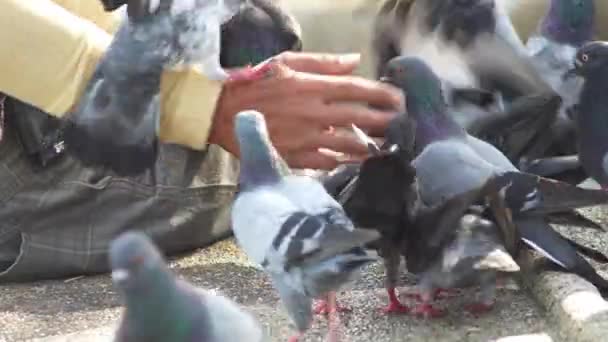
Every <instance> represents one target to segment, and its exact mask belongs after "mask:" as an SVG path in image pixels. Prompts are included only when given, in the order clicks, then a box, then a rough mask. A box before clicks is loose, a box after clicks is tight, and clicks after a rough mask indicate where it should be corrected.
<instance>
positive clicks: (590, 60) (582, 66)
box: [564, 41, 608, 79]
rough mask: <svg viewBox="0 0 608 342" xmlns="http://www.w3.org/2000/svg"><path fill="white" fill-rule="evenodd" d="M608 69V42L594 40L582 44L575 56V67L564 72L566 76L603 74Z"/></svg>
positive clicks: (585, 76) (583, 76)
mask: <svg viewBox="0 0 608 342" xmlns="http://www.w3.org/2000/svg"><path fill="white" fill-rule="evenodd" d="M606 71H608V43H607V42H603V41H593V42H589V43H586V44H584V45H583V46H581V47H580V48H579V49H578V51H577V52H576V55H575V57H574V68H572V69H570V70H568V71H567V72H566V74H564V78H565V79H567V78H570V77H573V76H580V77H582V78H587V77H589V76H591V75H594V74H595V75H601V74H603V73H605V72H606Z"/></svg>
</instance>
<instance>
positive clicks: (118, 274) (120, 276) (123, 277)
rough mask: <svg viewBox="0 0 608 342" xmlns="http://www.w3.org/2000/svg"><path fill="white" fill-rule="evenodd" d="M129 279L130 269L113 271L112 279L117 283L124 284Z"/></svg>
mask: <svg viewBox="0 0 608 342" xmlns="http://www.w3.org/2000/svg"><path fill="white" fill-rule="evenodd" d="M128 279H129V271H127V270H125V269H124V268H119V269H115V270H114V271H112V281H114V282H115V283H116V284H123V283H124V282H126V281H127V280H128Z"/></svg>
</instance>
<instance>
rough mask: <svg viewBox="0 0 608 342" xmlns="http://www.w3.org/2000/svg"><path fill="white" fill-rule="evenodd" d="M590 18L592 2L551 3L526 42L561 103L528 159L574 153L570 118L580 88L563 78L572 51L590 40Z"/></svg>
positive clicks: (557, 0) (563, 0)
mask: <svg viewBox="0 0 608 342" xmlns="http://www.w3.org/2000/svg"><path fill="white" fill-rule="evenodd" d="M594 17H595V1H594V0H551V3H550V6H549V8H548V10H547V13H546V14H545V16H544V17H543V18H542V20H541V22H540V24H539V27H538V29H537V30H536V33H534V34H532V35H531V36H530V38H529V39H528V41H527V44H526V47H527V50H528V53H529V54H530V56H532V57H533V62H534V65H535V66H536V67H537V69H538V71H539V73H540V74H541V75H542V76H543V77H544V78H545V79H546V80H547V82H548V83H549V84H550V85H551V87H552V88H553V89H554V90H555V91H556V92H557V93H558V94H559V95H560V97H561V98H562V100H563V101H562V105H561V107H560V110H559V113H558V115H557V117H556V121H555V123H554V124H553V125H552V127H551V130H545V134H543V136H544V137H543V138H541V139H539V141H538V142H537V143H536V145H537V146H534V147H531V150H530V152H529V154H528V156H527V157H528V158H540V157H544V156H547V153H550V154H551V155H556V154H560V155H563V154H575V153H576V147H575V145H574V144H572V142H573V141H575V140H576V132H575V128H574V123H573V122H572V120H571V119H570V117H571V116H572V113H571V112H572V111H573V110H574V108H575V106H576V103H577V102H578V95H579V92H580V89H581V85H582V84H581V82H579V80H577V79H572V78H570V79H564V78H563V75H564V74H565V73H566V72H567V71H568V70H569V69H571V68H572V67H573V64H572V63H573V62H574V55H575V54H576V50H577V49H578V48H580V47H581V46H582V45H583V44H584V43H586V42H589V41H591V40H592V39H593V36H594V24H595V22H594Z"/></svg>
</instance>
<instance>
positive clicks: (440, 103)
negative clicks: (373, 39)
mask: <svg viewBox="0 0 608 342" xmlns="http://www.w3.org/2000/svg"><path fill="white" fill-rule="evenodd" d="M381 80H382V81H383V82H388V83H391V84H393V85H394V86H397V87H399V88H400V89H401V90H403V92H404V94H405V98H406V107H407V111H408V112H409V113H411V114H412V115H414V116H415V115H416V114H420V113H422V112H426V113H429V112H436V113H443V112H444V111H445V108H446V106H445V101H444V98H443V94H442V90H441V80H440V79H439V77H437V75H436V74H435V73H434V72H433V70H432V69H431V68H430V66H429V65H427V64H426V63H425V62H424V61H423V60H422V59H420V58H417V57H395V58H393V59H391V60H390V61H389V62H388V63H387V65H386V68H385V72H384V77H382V78H381Z"/></svg>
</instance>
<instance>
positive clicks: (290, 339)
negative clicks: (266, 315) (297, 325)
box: [287, 333, 304, 342]
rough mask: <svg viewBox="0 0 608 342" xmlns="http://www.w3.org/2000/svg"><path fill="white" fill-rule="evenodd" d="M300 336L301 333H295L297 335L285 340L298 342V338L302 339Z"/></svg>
mask: <svg viewBox="0 0 608 342" xmlns="http://www.w3.org/2000/svg"><path fill="white" fill-rule="evenodd" d="M302 335H304V334H303V333H297V334H295V335H293V336H291V337H290V338H289V339H288V340H287V342H298V341H300V338H301V337H302Z"/></svg>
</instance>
